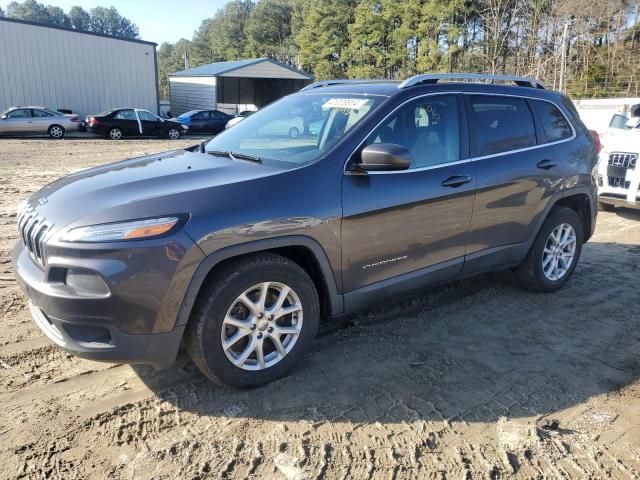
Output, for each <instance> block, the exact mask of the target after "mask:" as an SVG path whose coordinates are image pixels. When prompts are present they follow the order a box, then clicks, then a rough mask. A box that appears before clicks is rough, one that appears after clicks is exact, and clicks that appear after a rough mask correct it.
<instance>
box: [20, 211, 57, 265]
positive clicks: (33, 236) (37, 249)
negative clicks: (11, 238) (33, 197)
mask: <svg viewBox="0 0 640 480" xmlns="http://www.w3.org/2000/svg"><path fill="white" fill-rule="evenodd" d="M50 229H51V224H50V223H48V222H46V221H45V219H44V218H42V217H41V216H39V215H38V214H37V213H36V212H35V210H34V209H33V208H31V207H28V206H27V207H26V208H24V209H23V210H22V211H21V212H20V213H19V214H18V230H19V231H20V238H21V240H22V243H23V245H24V246H25V248H26V249H27V251H28V252H29V255H31V258H33V259H34V260H35V261H36V262H37V263H39V264H40V265H42V266H44V263H45V258H44V239H45V236H46V234H47V232H48V231H49V230H50Z"/></svg>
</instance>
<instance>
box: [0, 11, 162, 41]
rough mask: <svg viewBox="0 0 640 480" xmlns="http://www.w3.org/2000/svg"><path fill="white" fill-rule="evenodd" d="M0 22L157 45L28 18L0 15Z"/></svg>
mask: <svg viewBox="0 0 640 480" xmlns="http://www.w3.org/2000/svg"><path fill="white" fill-rule="evenodd" d="M0 22H11V23H22V24H23V25H31V26H33V27H42V28H52V29H54V30H64V31H66V32H73V33H81V34H84V35H93V36H94V37H104V38H111V39H112V40H121V41H123V42H133V43H144V44H145V45H152V46H154V47H155V46H157V45H158V44H157V43H155V42H147V41H146V40H138V39H137V38H123V37H116V36H114V35H106V34H104V33H95V32H88V31H86V30H77V29H75V28H68V27H61V26H58V25H47V24H45V23H37V22H31V21H29V20H20V19H17V18H7V17H0Z"/></svg>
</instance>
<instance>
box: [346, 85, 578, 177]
mask: <svg viewBox="0 0 640 480" xmlns="http://www.w3.org/2000/svg"><path fill="white" fill-rule="evenodd" d="M436 95H484V96H487V97H511V98H524V99H527V100H538V101H541V102H547V103H550V104H551V105H553V106H554V107H556V108H557V109H558V110H559V111H560V113H562V116H563V117H564V119H565V120H566V121H567V123H568V124H569V126H570V127H571V132H572V135H571V137H568V138H564V139H562V140H557V141H555V142H547V143H542V144H540V145H533V146H531V147H525V148H519V149H516V150H508V151H506V152H500V153H492V154H491V155H483V156H481V157H469V158H465V159H461V160H456V161H455V162H447V163H439V164H437V165H428V166H426V167H420V168H410V169H407V170H395V171H386V172H385V171H380V172H375V171H373V172H357V171H351V170H347V164H348V163H349V160H350V159H351V158H352V157H353V155H354V154H355V153H356V152H357V151H358V149H360V147H362V144H364V142H366V140H367V138H369V136H370V135H371V134H372V133H373V132H374V131H375V130H376V129H377V128H378V127H380V125H382V124H383V123H384V122H385V121H386V120H387V119H388V118H389V117H390V116H391V115H393V114H394V113H396V111H398V109H400V108H402V107H403V106H405V105H406V104H407V103H409V102H412V101H414V100H417V99H420V98H424V97H432V96H436ZM531 115H532V116H534V115H535V114H534V113H533V112H531ZM534 122H535V117H534ZM467 128H468V124H467ZM545 135H546V134H545ZM577 136H578V135H577V133H576V129H575V128H574V126H573V123H571V122H570V121H569V119H568V118H567V115H566V114H565V113H564V111H563V110H562V108H560V107H559V106H558V104H557V103H556V102H554V101H552V100H548V99H546V98H538V97H532V96H527V95H513V94H508V93H504V94H503V93H488V92H462V91H449V92H434V93H425V94H423V95H418V96H415V97H412V98H409V99H407V100H405V101H404V102H402V103H401V104H399V105H397V106H396V107H395V108H394V109H393V110H391V112H389V113H388V114H387V115H385V117H384V118H383V119H382V120H380V121H379V122H378V123H377V124H376V125H375V127H373V128H372V129H371V130H370V131H369V133H367V135H366V136H365V137H364V138H363V139H362V141H361V142H360V143H359V144H358V146H357V147H356V148H354V149H353V151H352V152H351V153H350V154H349V156H348V158H347V160H346V161H345V163H344V165H343V173H344V174H345V175H390V174H402V173H412V172H423V171H425V170H434V169H436V168H443V167H450V166H452V165H461V164H464V163H469V162H477V161H480V160H486V159H489V158H494V157H502V156H504V155H512V154H514V153H522V152H527V151H529V150H535V149H538V148H542V147H549V146H553V145H559V144H561V143H565V142H571V141H573V140H575V139H576V138H577ZM469 147H471V145H469Z"/></svg>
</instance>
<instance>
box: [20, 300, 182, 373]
mask: <svg viewBox="0 0 640 480" xmlns="http://www.w3.org/2000/svg"><path fill="white" fill-rule="evenodd" d="M29 309H30V311H31V318H33V321H34V322H35V324H36V325H37V326H38V327H39V328H40V330H42V333H44V334H45V335H46V336H47V338H49V340H51V341H52V342H53V343H55V344H56V345H58V346H59V347H60V348H62V349H63V350H64V351H66V352H69V353H71V354H72V355H75V356H77V357H80V358H86V359H89V360H95V361H100V362H111V363H141V364H146V365H151V366H153V367H155V368H157V369H160V370H161V369H164V368H168V367H170V366H171V365H172V364H173V362H174V361H175V359H176V355H177V354H178V348H179V347H180V341H181V340H182V334H183V333H184V329H185V325H182V326H178V327H175V328H174V329H173V330H171V331H170V332H167V333H154V334H150V335H127V334H126V333H124V332H121V331H120V330H118V329H117V328H114V327H109V326H106V325H95V324H91V325H90V324H78V323H71V322H65V321H63V320H60V319H57V318H53V317H49V316H47V314H46V313H44V312H43V311H42V309H40V308H39V307H37V306H35V305H34V304H33V303H31V302H30V303H29Z"/></svg>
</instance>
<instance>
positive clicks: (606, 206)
mask: <svg viewBox="0 0 640 480" xmlns="http://www.w3.org/2000/svg"><path fill="white" fill-rule="evenodd" d="M615 209H616V207H614V206H613V205H610V204H608V203H604V202H598V210H600V211H602V212H613V211H614V210H615Z"/></svg>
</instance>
